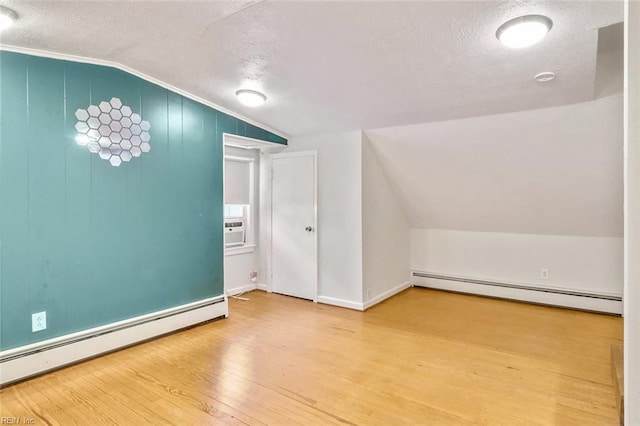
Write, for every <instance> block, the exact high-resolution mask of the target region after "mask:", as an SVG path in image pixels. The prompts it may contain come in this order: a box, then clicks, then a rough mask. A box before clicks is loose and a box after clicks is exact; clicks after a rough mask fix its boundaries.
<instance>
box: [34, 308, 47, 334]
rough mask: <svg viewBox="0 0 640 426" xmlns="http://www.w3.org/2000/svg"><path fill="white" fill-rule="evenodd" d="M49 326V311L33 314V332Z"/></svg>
mask: <svg viewBox="0 0 640 426" xmlns="http://www.w3.org/2000/svg"><path fill="white" fill-rule="evenodd" d="M46 328H47V311H42V312H37V313H35V314H31V332H33V333H35V332H36V331H41V330H45V329H46Z"/></svg>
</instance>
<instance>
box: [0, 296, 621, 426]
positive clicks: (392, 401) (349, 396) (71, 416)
mask: <svg viewBox="0 0 640 426" xmlns="http://www.w3.org/2000/svg"><path fill="white" fill-rule="evenodd" d="M248 297H249V298H250V299H251V300H249V301H239V300H233V299H231V300H230V318H228V319H225V320H220V321H215V322H212V323H208V324H205V325H202V326H199V327H195V328H192V329H189V330H186V331H183V332H179V333H176V334H173V335H170V336H166V337H163V338H160V339H157V340H154V341H151V342H147V343H144V344H141V345H138V346H135V347H132V348H129V349H126V350H123V351H120V352H116V353H112V354H109V355H107V356H104V357H101V358H98V359H94V360H91V361H87V362H84V363H81V364H78V365H75V366H72V367H69V368H66V369H63V370H59V371H57V372H54V373H51V374H48V375H45V376H42V377H39V378H35V379H32V380H30V381H26V382H23V383H19V384H16V385H13V386H10V387H7V388H5V389H3V390H0V416H3V417H7V416H10V417H14V416H16V417H20V418H32V419H34V424H37V425H40V424H48V425H73V424H78V425H101V424H115V425H129V424H131V425H147V424H148V425H162V424H167V425H218V424H220V425H227V424H250V425H332V424H342V425H345V424H347V425H349V424H357V425H563V426H564V425H580V426H587V425H598V426H603V425H614V424H617V418H616V402H615V398H614V391H613V387H612V378H611V366H610V348H611V345H612V344H615V343H618V344H619V343H621V341H622V340H621V339H622V319H621V318H618V317H613V316H606V315H598V314H592V313H585V312H577V311H570V310H563V309H556V308H550V307H543V306H534V305H527V304H523V303H515V302H508V301H501V300H493V299H486V298H480V297H475V296H466V295H460V294H453V293H446V292H439V291H434V290H427V289H418V288H412V289H408V290H407V291H404V292H403V293H401V294H399V295H397V296H395V297H393V298H391V299H389V300H387V301H385V302H383V303H382V304H380V305H377V306H375V307H373V308H371V309H370V310H368V311H367V312H365V313H361V312H356V311H351V310H347V309H341V308H336V307H332V306H327V305H321V304H313V303H311V302H307V301H303V300H299V299H295V298H291V297H285V296H280V295H276V294H268V293H264V292H258V291H254V292H251V293H248Z"/></svg>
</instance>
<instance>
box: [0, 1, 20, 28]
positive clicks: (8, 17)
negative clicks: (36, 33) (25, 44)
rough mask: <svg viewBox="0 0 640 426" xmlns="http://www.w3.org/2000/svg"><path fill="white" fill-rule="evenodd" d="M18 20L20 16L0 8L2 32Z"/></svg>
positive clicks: (2, 7)
mask: <svg viewBox="0 0 640 426" xmlns="http://www.w3.org/2000/svg"><path fill="white" fill-rule="evenodd" d="M16 19H18V14H17V13H16V12H14V11H13V10H11V9H7V8H6V7H4V6H0V31H2V30H6V29H7V28H9V27H10V26H12V25H13V22H14V21H15V20H16Z"/></svg>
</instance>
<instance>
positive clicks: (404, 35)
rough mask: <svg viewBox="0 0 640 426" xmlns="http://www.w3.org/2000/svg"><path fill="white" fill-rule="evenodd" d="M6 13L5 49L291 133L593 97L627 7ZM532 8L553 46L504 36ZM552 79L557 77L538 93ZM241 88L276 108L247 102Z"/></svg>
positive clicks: (255, 5) (82, 4) (170, 5)
mask: <svg viewBox="0 0 640 426" xmlns="http://www.w3.org/2000/svg"><path fill="white" fill-rule="evenodd" d="M2 4H3V5H5V6H8V7H11V8H13V9H14V10H16V11H17V12H18V13H19V14H20V16H21V18H20V19H19V20H18V22H17V25H16V26H14V27H13V28H11V29H10V30H9V31H7V32H5V33H3V35H2V39H1V40H0V42H1V43H2V44H4V45H9V46H18V47H24V48H32V49H43V50H50V51H55V52H60V53H67V54H73V55H79V56H85V57H91V58H98V59H104V60H110V61H114V62H117V63H121V64H123V65H126V66H128V67H131V68H134V69H136V70H138V71H141V72H143V73H146V74H149V75H151V76H154V77H156V78H158V79H160V80H163V81H165V82H167V83H169V84H172V85H174V86H176V87H179V88H181V89H184V90H186V91H189V92H191V93H193V94H195V95H198V96H200V97H202V98H205V99H207V100H209V101H212V102H214V103H217V104H219V105H221V106H223V107H225V108H228V109H230V110H234V111H238V112H239V113H241V114H243V115H245V116H248V117H250V118H253V119H254V120H257V121H259V122H262V123H265V124H267V125H269V126H271V127H272V128H275V129H278V130H280V131H282V132H284V133H287V134H289V135H299V134H309V133H318V132H333V131H342V130H355V129H367V128H379V127H387V126H399V125H405V124H414V123H424V122H433V121H440V120H449V119H454V118H461V117H471V116H481V115H487V114H495V113H502V112H511V111H521V110H527V109H531V108H541V107H548V106H555V105H562V104H568V103H574V102H581V101H586V100H590V99H594V97H595V96H596V88H595V86H596V85H595V80H596V68H597V56H598V29H599V28H601V27H605V26H609V25H612V24H615V23H619V22H621V21H622V20H623V3H622V1H608V2H586V1H585V2H578V1H556V2H545V1H535V0H527V1H501V2H482V1H473V2H307V1H300V2H271V1H264V2H251V1H249V2H245V1H228V2H206V1H180V2H173V1H130V2H124V1H123V2H112V1H100V2H94V1H71V2H69V1H27V2H25V1H20V0H2ZM531 13H535V14H544V15H547V16H549V17H550V18H551V19H552V20H553V22H554V26H553V29H552V31H551V32H550V33H549V35H548V36H547V38H546V39H545V40H544V41H543V42H542V43H540V44H538V45H536V46H533V47H531V48H528V49H524V50H511V49H507V48H505V47H503V46H502V45H501V44H500V43H499V42H498V41H497V40H496V38H495V31H496V29H497V27H498V26H499V25H500V24H502V23H503V22H505V21H506V20H508V19H511V18H513V17H516V16H520V15H524V14H531ZM541 71H554V72H556V74H557V79H556V80H555V81H554V82H553V84H549V85H540V84H537V83H536V82H535V81H534V80H533V76H534V75H535V74H537V73H539V72H541ZM602 72H605V73H606V72H607V71H606V68H605V69H604V70H603V71H602ZM241 87H246V88H255V89H259V90H262V91H263V92H264V93H266V95H267V96H268V98H269V99H268V102H267V103H266V104H265V105H264V106H263V107H262V108H259V109H249V108H246V107H242V106H240V105H239V104H238V103H237V101H236V99H235V96H234V93H235V91H236V90H237V89H238V88H241Z"/></svg>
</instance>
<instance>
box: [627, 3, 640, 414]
mask: <svg viewBox="0 0 640 426" xmlns="http://www.w3.org/2000/svg"><path fill="white" fill-rule="evenodd" d="M625 8H626V13H625V15H626V16H625V53H626V54H625V87H626V88H627V98H626V108H625V114H626V117H625V119H626V120H625V121H626V126H625V130H626V132H625V133H626V135H625V157H626V158H625V166H626V176H625V286H624V289H625V294H624V301H625V306H624V386H625V392H624V396H625V402H624V407H625V408H624V410H625V413H624V414H625V424H626V425H629V426H635V425H640V118H639V117H640V3H637V2H625Z"/></svg>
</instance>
